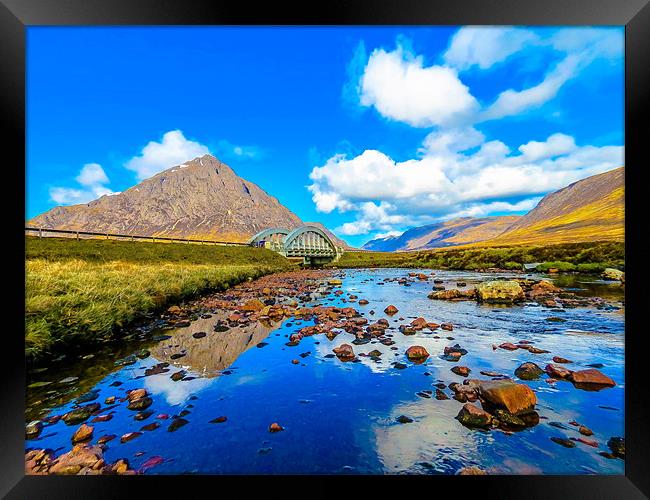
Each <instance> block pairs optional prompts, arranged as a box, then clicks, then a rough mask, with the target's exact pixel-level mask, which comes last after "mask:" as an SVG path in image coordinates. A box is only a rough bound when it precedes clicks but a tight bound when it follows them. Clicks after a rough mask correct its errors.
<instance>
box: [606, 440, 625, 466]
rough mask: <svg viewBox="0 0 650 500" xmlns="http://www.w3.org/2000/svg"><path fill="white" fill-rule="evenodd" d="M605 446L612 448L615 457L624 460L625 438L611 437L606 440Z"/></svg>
mask: <svg viewBox="0 0 650 500" xmlns="http://www.w3.org/2000/svg"><path fill="white" fill-rule="evenodd" d="M607 447H608V448H609V449H610V450H612V454H613V455H614V456H615V457H618V458H622V459H623V460H625V438H622V437H613V438H610V440H609V441H607Z"/></svg>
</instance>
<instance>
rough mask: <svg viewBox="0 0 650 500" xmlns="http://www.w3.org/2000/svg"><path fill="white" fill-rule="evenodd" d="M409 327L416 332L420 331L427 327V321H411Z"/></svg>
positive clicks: (418, 319)
mask: <svg viewBox="0 0 650 500" xmlns="http://www.w3.org/2000/svg"><path fill="white" fill-rule="evenodd" d="M411 326H412V327H413V328H415V329H416V330H422V329H423V328H424V327H425V326H427V320H426V319H424V318H417V319H414V320H413V321H411Z"/></svg>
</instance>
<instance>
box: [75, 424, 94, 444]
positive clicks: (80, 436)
mask: <svg viewBox="0 0 650 500" xmlns="http://www.w3.org/2000/svg"><path fill="white" fill-rule="evenodd" d="M93 430H94V428H93V427H92V426H90V425H86V424H81V425H80V426H79V428H78V429H77V430H76V431H74V434H73V435H72V444H76V443H81V442H83V441H90V439H92V437H93Z"/></svg>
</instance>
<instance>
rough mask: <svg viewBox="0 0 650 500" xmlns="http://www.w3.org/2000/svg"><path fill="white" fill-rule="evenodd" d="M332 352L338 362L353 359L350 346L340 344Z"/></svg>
mask: <svg viewBox="0 0 650 500" xmlns="http://www.w3.org/2000/svg"><path fill="white" fill-rule="evenodd" d="M332 350H333V351H334V354H336V356H337V357H338V358H339V359H340V360H350V359H353V358H354V351H353V350H352V346H351V345H350V344H341V345H340V346H338V347H336V348H334V349H332Z"/></svg>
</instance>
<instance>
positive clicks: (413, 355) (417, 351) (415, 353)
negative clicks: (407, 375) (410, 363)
mask: <svg viewBox="0 0 650 500" xmlns="http://www.w3.org/2000/svg"><path fill="white" fill-rule="evenodd" d="M406 357H407V358H409V359H410V360H414V359H415V360H421V359H426V358H428V357H429V352H428V351H427V350H426V349H425V348H424V347H422V346H421V345H412V346H411V347H409V348H408V349H407V350H406Z"/></svg>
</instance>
